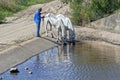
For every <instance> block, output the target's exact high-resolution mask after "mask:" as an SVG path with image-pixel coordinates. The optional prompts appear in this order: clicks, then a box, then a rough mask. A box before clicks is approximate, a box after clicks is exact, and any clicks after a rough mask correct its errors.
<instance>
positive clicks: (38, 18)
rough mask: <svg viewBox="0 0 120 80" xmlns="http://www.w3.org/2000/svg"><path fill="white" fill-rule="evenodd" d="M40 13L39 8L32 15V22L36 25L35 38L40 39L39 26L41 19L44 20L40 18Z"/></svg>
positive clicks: (40, 9)
mask: <svg viewBox="0 0 120 80" xmlns="http://www.w3.org/2000/svg"><path fill="white" fill-rule="evenodd" d="M41 12H42V8H39V9H38V10H37V11H36V12H35V14H34V22H35V23H36V37H41V35H40V24H41V18H44V16H43V17H41V14H42V13H41Z"/></svg>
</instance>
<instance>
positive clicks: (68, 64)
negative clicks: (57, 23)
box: [0, 44, 120, 80]
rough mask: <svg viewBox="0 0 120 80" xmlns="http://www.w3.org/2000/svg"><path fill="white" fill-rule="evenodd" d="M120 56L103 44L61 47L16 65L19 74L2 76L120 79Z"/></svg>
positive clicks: (26, 79) (51, 79) (34, 79)
mask: <svg viewBox="0 0 120 80" xmlns="http://www.w3.org/2000/svg"><path fill="white" fill-rule="evenodd" d="M119 53H120V51H119V49H117V48H114V47H108V46H107V47H106V46H102V45H96V46H95V45H91V44H80V45H79V44H78V45H75V46H71V45H67V46H63V47H61V46H59V47H55V48H52V49H49V50H47V51H45V52H42V53H40V54H38V55H36V56H34V57H32V58H30V59H29V60H27V61H26V62H24V63H22V64H20V65H18V66H16V67H17V68H18V69H19V71H20V72H19V73H18V74H10V72H9V71H6V72H5V73H3V74H1V75H0V76H1V77H2V79H3V80H120V64H119V61H120V55H119ZM25 68H28V70H25ZM30 71H32V74H29V72H30Z"/></svg>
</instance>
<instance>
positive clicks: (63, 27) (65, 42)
mask: <svg viewBox="0 0 120 80" xmlns="http://www.w3.org/2000/svg"><path fill="white" fill-rule="evenodd" d="M61 30H62V42H63V44H64V45H66V44H67V41H66V37H67V36H66V29H65V26H61Z"/></svg>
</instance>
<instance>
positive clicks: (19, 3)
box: [0, 0, 53, 24]
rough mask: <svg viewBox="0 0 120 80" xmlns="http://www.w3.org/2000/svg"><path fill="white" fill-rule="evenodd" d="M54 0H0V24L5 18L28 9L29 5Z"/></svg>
mask: <svg viewBox="0 0 120 80" xmlns="http://www.w3.org/2000/svg"><path fill="white" fill-rule="evenodd" d="M50 1H53V0H0V24H1V23H3V22H4V21H5V18H6V17H8V16H12V15H13V14H14V13H16V12H18V11H20V10H23V9H26V8H27V7H28V6H31V5H35V4H43V3H47V2H50Z"/></svg>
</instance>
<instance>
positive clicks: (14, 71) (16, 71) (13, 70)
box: [10, 68, 19, 73]
mask: <svg viewBox="0 0 120 80" xmlns="http://www.w3.org/2000/svg"><path fill="white" fill-rule="evenodd" d="M18 72H19V70H18V69H17V68H11V69H10V73H18Z"/></svg>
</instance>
